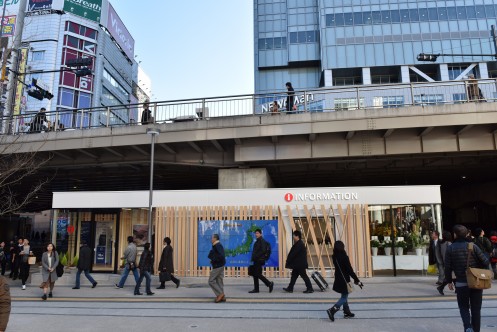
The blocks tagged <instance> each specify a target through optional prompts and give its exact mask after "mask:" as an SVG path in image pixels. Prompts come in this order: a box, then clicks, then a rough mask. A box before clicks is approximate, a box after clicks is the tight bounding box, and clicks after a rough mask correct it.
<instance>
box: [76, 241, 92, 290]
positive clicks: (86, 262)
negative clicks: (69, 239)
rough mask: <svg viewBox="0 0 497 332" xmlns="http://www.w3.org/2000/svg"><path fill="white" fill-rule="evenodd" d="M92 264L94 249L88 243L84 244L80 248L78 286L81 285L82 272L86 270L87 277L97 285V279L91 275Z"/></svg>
mask: <svg viewBox="0 0 497 332" xmlns="http://www.w3.org/2000/svg"><path fill="white" fill-rule="evenodd" d="M91 265H92V251H91V249H90V248H89V247H88V246H87V245H83V246H82V247H81V248H80V249H79V259H78V273H77V274H76V287H77V288H79V286H80V280H81V279H80V278H81V273H83V272H84V274H85V277H86V279H88V281H89V282H91V284H92V285H96V281H95V279H93V277H92V276H91V275H90V270H91Z"/></svg>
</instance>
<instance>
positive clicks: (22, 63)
mask: <svg viewBox="0 0 497 332" xmlns="http://www.w3.org/2000/svg"><path fill="white" fill-rule="evenodd" d="M27 63H28V49H27V48H23V49H21V51H20V55H19V74H24V73H25V72H26V64H27ZM23 78H24V75H22V76H20V79H19V81H18V82H17V85H16V97H15V99H14V115H19V114H21V105H22V95H23V91H24V84H23V83H24V82H22V80H23Z"/></svg>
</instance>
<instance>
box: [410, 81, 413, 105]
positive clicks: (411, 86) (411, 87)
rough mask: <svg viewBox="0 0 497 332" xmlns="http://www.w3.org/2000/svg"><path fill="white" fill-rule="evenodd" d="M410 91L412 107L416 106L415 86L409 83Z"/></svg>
mask: <svg viewBox="0 0 497 332" xmlns="http://www.w3.org/2000/svg"><path fill="white" fill-rule="evenodd" d="M409 89H410V90H411V105H412V106H414V86H413V85H412V82H410V83H409Z"/></svg>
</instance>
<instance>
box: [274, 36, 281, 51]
mask: <svg viewBox="0 0 497 332" xmlns="http://www.w3.org/2000/svg"><path fill="white" fill-rule="evenodd" d="M273 45H274V48H275V49H281V38H280V37H276V38H274V42H273Z"/></svg>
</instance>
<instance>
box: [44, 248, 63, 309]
mask: <svg viewBox="0 0 497 332" xmlns="http://www.w3.org/2000/svg"><path fill="white" fill-rule="evenodd" d="M57 265H59V254H57V251H56V250H55V246H54V245H53V243H49V244H48V245H47V251H45V252H44V253H43V256H42V258H41V266H42V268H41V276H42V278H43V283H42V284H41V286H40V288H43V296H42V297H41V298H42V300H43V301H46V299H47V292H48V288H50V293H48V297H53V295H52V291H53V289H54V287H55V282H56V281H57V279H58V277H57V272H56V268H57Z"/></svg>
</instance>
